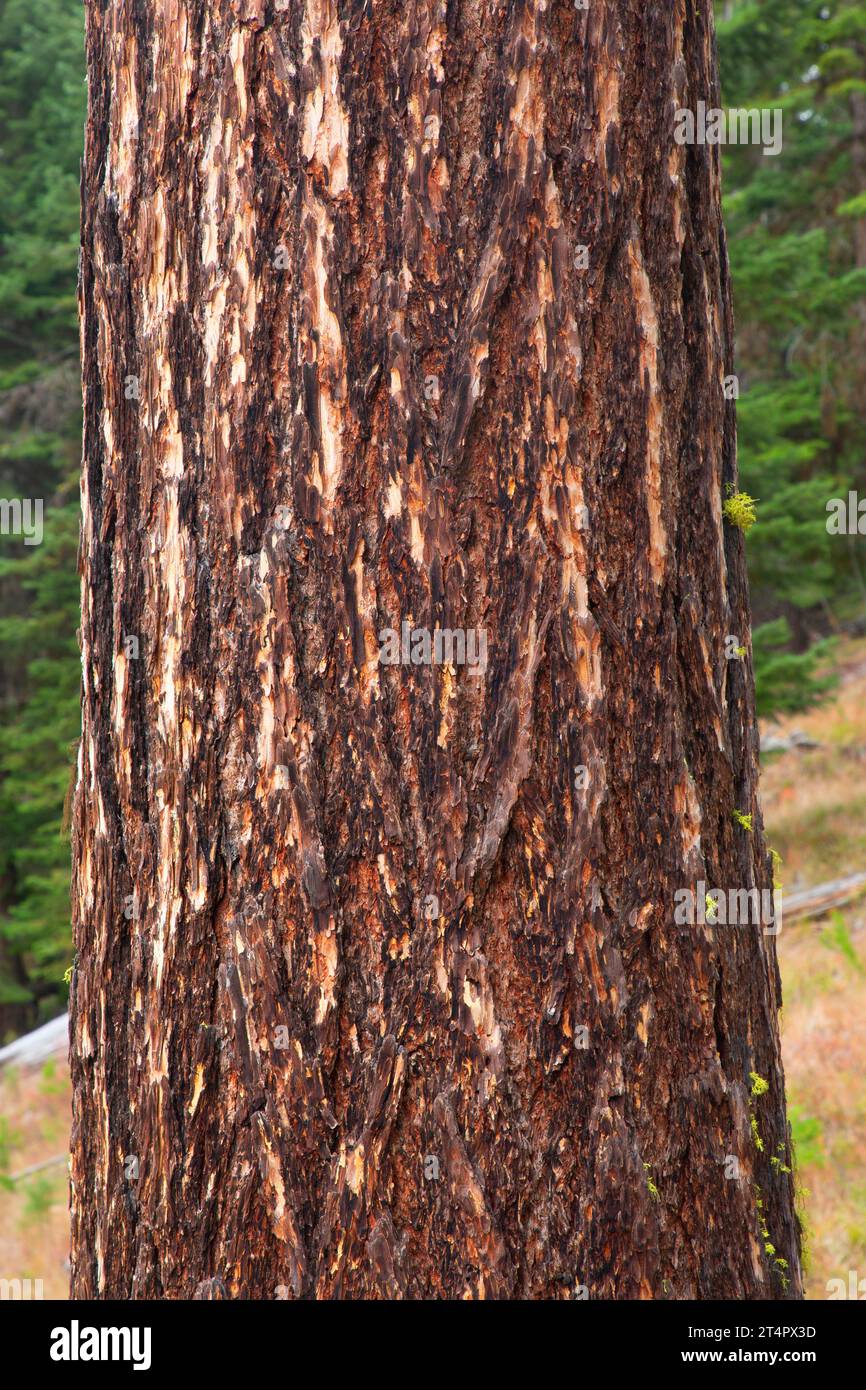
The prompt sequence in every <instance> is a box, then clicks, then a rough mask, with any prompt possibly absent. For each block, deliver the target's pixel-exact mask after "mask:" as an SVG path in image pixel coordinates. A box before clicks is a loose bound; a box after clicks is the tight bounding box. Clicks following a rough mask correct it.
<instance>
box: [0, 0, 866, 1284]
mask: <svg viewBox="0 0 866 1390" xmlns="http://www.w3.org/2000/svg"><path fill="white" fill-rule="evenodd" d="M716 15H717V28H718V41H719V59H720V68H721V81H722V101H723V103H724V104H725V105H726V106H737V107H743V106H745V107H752V106H758V107H771V108H777V107H781V108H782V110H783V111H784V146H783V151H782V153H781V154H780V155H779V156H778V157H776V158H767V157H764V156H763V155H762V152H761V149H760V147H756V146H745V147H739V148H737V147H733V148H730V147H729V148H727V149H726V150H725V152H724V159H723V162H724V189H725V211H726V223H727V230H728V243H729V253H730V258H731V264H732V270H733V283H734V300H735V308H736V321H737V362H736V370H737V374H738V377H739V383H740V398H739V404H738V419H739V452H740V486H741V488H742V489H743V490H745V491H746V492H748V493H750V494H751V495H752V496H753V497H755V498H757V499H758V506H757V513H758V524H757V525H756V526H755V527H754V528H753V529H752V530H751V531H750V533H749V535H748V537H747V550H748V555H749V568H750V575H751V587H752V602H753V612H754V632H753V643H754V665H755V675H756V681H757V690H758V704H759V712H760V715H761V719H762V750H763V751H762V765H763V777H762V789H763V791H762V798H763V805H764V818H765V822H766V825H767V830H768V838H769V842H770V844H771V845H772V846H773V848H774V849H775V850H776V851H777V853H778V854H779V855H780V856H781V861H782V862H781V865H780V867H779V879H780V881H781V883H782V884H783V886H784V894H785V901H786V904H787V902H788V899H789V896H790V900H791V902H792V903H798V904H799V908H798V909H797V911H796V912H794V911H793V909H792V911H791V912H788V910H787V906H786V920H785V925H784V928H783V931H782V933H781V936H780V938H779V952H780V959H781V968H782V979H783V985H784V993H785V1006H784V1011H783V1017H782V1023H783V1041H784V1053H785V1068H786V1074H787V1080H788V1092H789V1103H790V1115H791V1120H792V1125H793V1131H794V1140H795V1148H796V1153H797V1182H798V1185H799V1189H800V1204H801V1212H802V1216H803V1220H804V1223H805V1226H806V1231H807V1271H808V1274H807V1287H808V1296H809V1297H811V1298H825V1297H826V1296H827V1291H826V1284H827V1280H828V1279H831V1278H842V1279H844V1280H846V1281H847V1279H848V1272H849V1271H850V1270H859V1271H860V1274H861V1276H864V1277H866V1172H864V1166H863V1161H862V1154H863V1153H864V1150H866V930H864V924H866V535H856V534H854V535H831V534H829V533H828V530H827V503H828V501H829V500H830V499H831V498H847V496H848V493H849V490H854V491H857V492H858V494H859V496H860V497H861V498H866V0H835V2H834V3H819V2H818V0H724V3H719V4H717V5H716ZM83 29H84V18H83V8H82V4H81V0H40V3H39V4H38V5H34V4H33V0H0V497H4V498H16V497H19V498H24V497H30V498H36V497H42V498H44V499H45V514H44V538H43V541H42V543H41V544H40V545H33V546H26V545H24V544H23V543H22V542H21V541H20V540H17V539H16V538H15V537H13V536H11V535H3V536H0V710H2V717H0V1048H2V1046H3V1045H4V1044H7V1045H8V1044H10V1043H12V1042H13V1040H15V1039H16V1038H21V1037H22V1036H23V1035H27V1034H29V1033H30V1032H32V1030H34V1029H36V1028H37V1027H39V1026H40V1025H42V1024H45V1023H46V1022H48V1021H50V1020H52V1019H55V1018H58V1017H59V1016H61V1015H62V1014H63V1012H64V1010H65V1008H66V997H67V984H66V975H67V972H68V970H69V967H70V965H71V957H72V948H71V940H70V926H69V907H68V893H69V853H70V850H69V839H68V833H67V826H66V809H67V806H68V800H69V795H70V790H71V782H72V769H73V764H74V760H75V752H76V739H77V735H78V730H79V709H78V686H79V660H78V648H77V638H76V631H77V627H78V576H77V568H76V563H77V562H76V555H77V544H78V468H79V461H80V440H81V408H80V388H79V374H78V330H77V322H76V278H77V256H78V177H79V160H80V156H81V148H82V132H83V124H84V115H85V102H86V88H85V69H84V57H83ZM864 510H866V509H864ZM863 530H864V533H866V517H864V521H863ZM857 874H862V875H863V879H864V882H863V884H862V885H860V884H858V883H856V882H855V883H853V884H851V883H846V882H840V881H843V880H848V879H851V878H852V877H854V876H855V875H857ZM58 1038H59V1041H58ZM37 1041H38V1040H37ZM68 1129H69V1080H68V1071H67V1066H66V1058H65V1044H64V1043H63V1041H62V1026H61V1028H60V1029H59V1030H58V1032H57V1035H56V1036H55V1037H51V1036H49V1037H48V1038H47V1039H46V1041H45V1042H44V1045H42V1046H39V1047H34V1046H32V1045H28V1046H27V1047H26V1048H25V1049H24V1050H23V1051H22V1050H21V1049H20V1048H19V1049H18V1050H17V1051H16V1048H15V1047H13V1048H12V1049H11V1050H10V1049H9V1048H8V1047H7V1048H6V1051H5V1052H4V1051H0V1275H2V1276H4V1277H13V1276H16V1277H21V1278H26V1277H31V1278H41V1279H42V1280H43V1283H44V1293H45V1296H46V1297H65V1296H66V1288H67V1270H66V1266H65V1261H66V1252H67V1211H66V1168H65V1159H66V1142H67V1134H68Z"/></svg>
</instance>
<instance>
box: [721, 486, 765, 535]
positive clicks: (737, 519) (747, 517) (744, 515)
mask: <svg viewBox="0 0 866 1390" xmlns="http://www.w3.org/2000/svg"><path fill="white" fill-rule="evenodd" d="M756 503H757V498H755V497H750V496H749V494H748V493H747V492H737V491H736V490H735V489H734V488H732V487H731V486H730V484H729V485H728V495H727V497H726V498H725V501H724V503H723V504H722V515H723V516H724V517H725V519H726V520H727V521H729V522H730V523H731V525H732V526H736V528H737V530H738V531H743V532H747V531H751V529H752V527H753V526H754V524H755V522H756V521H757V520H758V513H757V512H756V511H755V506H756Z"/></svg>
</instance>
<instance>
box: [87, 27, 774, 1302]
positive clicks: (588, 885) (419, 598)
mask: <svg viewBox="0 0 866 1390" xmlns="http://www.w3.org/2000/svg"><path fill="white" fill-rule="evenodd" d="M87 43H88V63H89V77H90V109H89V118H88V126H87V148H86V157H85V163H84V173H83V251H82V262H81V301H82V309H83V330H82V334H83V354H84V390H85V440H84V477H83V488H82V492H83V509H84V519H83V534H82V567H83V570H82V572H83V581H82V595H83V619H82V633H81V638H82V651H83V673H84V693H83V738H82V743H81V761H80V775H79V782H78V790H77V796H76V811H75V831H76V834H75V888H74V916H75V929H76V939H77V946H78V951H79V959H78V967H77V970H76V972H75V976H74V984H73V995H72V1018H73V1030H72V1044H71V1051H72V1066H73V1075H74V1087H75V1100H74V1133H73V1179H72V1208H73V1251H72V1291H73V1294H74V1295H76V1296H104V1295H114V1296H121V1297H125V1296H157V1297H160V1296H165V1297H191V1296H193V1295H195V1294H196V1291H198V1293H199V1296H207V1297H212V1296H224V1295H226V1294H227V1295H228V1296H231V1297H244V1296H246V1297H261V1298H273V1297H275V1296H276V1297H281V1296H288V1297H305V1296H315V1297H320V1298H331V1297H343V1298H346V1297H359V1296H380V1297H400V1296H406V1297H419V1296H432V1297H461V1298H462V1297H484V1296H486V1297H501V1296H514V1297H519V1298H538V1297H569V1296H582V1295H581V1293H579V1292H578V1291H579V1290H588V1292H589V1296H590V1297H617V1298H624V1299H627V1298H664V1297H671V1298H686V1297H700V1298H708V1297H722V1298H776V1297H781V1296H783V1295H784V1294H785V1289H784V1284H785V1281H786V1280H787V1282H788V1287H787V1296H788V1297H796V1296H799V1295H800V1294H801V1282H800V1273H799V1262H798V1233H797V1223H796V1218H795V1215H794V1211H793V1195H792V1186H791V1182H792V1180H791V1177H790V1176H789V1175H788V1174H787V1173H785V1172H782V1171H780V1170H781V1167H782V1165H783V1164H784V1166H786V1167H787V1166H788V1163H789V1150H788V1139H787V1131H786V1123H785V1114H784V1083H783V1076H782V1068H781V1062H780V1052H779V1032H778V1025H777V1009H778V1006H779V1002H780V992H779V980H778V973H777V968H776V958H775V941H774V938H773V936H772V935H767V934H765V933H764V932H763V931H762V929H761V927H760V926H754V925H752V926H748V925H743V926H739V927H721V926H718V927H712V926H707V925H704V926H701V925H695V926H688V925H679V924H678V923H677V921H676V920H675V912H674V906H675V894H676V893H677V891H678V890H682V889H685V888H691V889H695V888H696V886H697V885H698V883H699V882H700V881H702V880H703V881H705V882H706V883H707V885H708V886H710V887H723V888H726V889H734V888H741V887H749V886H756V887H757V888H759V889H767V888H769V886H770V881H771V880H770V868H769V864H768V859H767V854H766V851H765V846H764V841H763V836H762V828H761V815H760V809H759V806H758V802H757V732H756V727H755V715H754V701H753V689H752V680H751V675H750V670H749V665H748V661H745V662H744V661H742V660H738V659H734V660H728V659H727V655H726V641H725V639H726V637H728V636H729V635H731V634H733V635H735V636H736V637H737V638H738V641H739V643H742V644H743V645H746V646H748V641H749V639H748V632H749V615H748V596H747V588H746V579H745V569H744V561H743V547H742V539H741V536H740V534H739V533H738V532H736V531H733V530H732V529H731V528H730V527H729V526H728V525H727V524H726V523H724V522H723V519H722V510H721V509H722V503H723V500H724V495H725V488H726V485H727V484H730V483H732V482H733V480H734V478H735V472H736V445H735V420H734V406H733V404H732V403H731V402H729V401H726V400H725V398H724V394H723V389H722V380H723V377H724V376H725V375H726V374H729V373H730V372H732V370H733V367H732V351H733V330H732V320H731V306H730V287H729V282H728V264H727V256H726V251H725V242H724V233H723V230H722V225H721V220H720V208H719V160H718V151H717V150H716V149H714V148H708V147H692V148H690V147H681V146H679V145H677V144H676V143H675V141H674V135H673V131H674V111H675V108H676V107H677V106H683V105H689V106H691V107H692V108H694V106H695V104H696V102H697V101H698V100H699V99H704V100H708V101H709V102H712V101H713V100H714V99H717V85H716V75H715V63H714V50H713V36H712V6H711V5H709V4H706V3H701V4H699V5H696V4H695V3H693V0H673V3H666V4H663V5H649V4H646V3H645V0H590V7H589V9H588V10H586V11H583V10H576V9H575V8H574V7H573V6H572V5H571V4H570V3H565V0H555V2H554V3H547V4H546V3H544V0H536V2H535V3H533V0H526V3H493V0H454V3H452V4H445V3H441V2H440V0H409V3H404V2H403V0H400V3H397V0H392V3H381V2H380V0H374V2H373V3H359V2H356V3H346V0H343V3H341V4H337V2H336V0H307V3H306V4H291V5H290V4H289V3H288V0H273V3H270V4H265V3H264V0H233V3H229V0H223V3H216V2H215V0H208V2H207V3H205V0H188V3H186V4H184V3H183V0H165V3H159V4H156V3H153V0H138V3H132V0H111V3H101V2H97V0H91V3H90V5H89V16H88V39H87ZM582 246H585V247H586V248H587V252H586V254H585V256H584V254H583V253H582V252H581V251H580V250H579V248H580V247H582ZM584 264H585V268H584ZM133 378H135V380H133ZM136 381H137V383H138V387H136ZM136 390H137V393H138V398H136ZM404 621H406V622H410V623H411V624H412V625H413V626H414V627H415V628H421V627H426V628H427V629H429V630H430V631H431V632H432V631H433V630H435V629H436V628H449V629H467V630H475V629H482V630H483V631H484V633H486V638H487V667H486V671H484V672H483V673H480V672H479V671H478V670H475V671H473V670H472V669H471V668H470V667H469V666H468V665H460V664H458V663H457V662H454V661H452V662H451V663H448V664H445V663H439V664H436V663H433V664H422V665H413V664H409V665H403V664H397V665H387V664H383V663H382V662H380V660H379V655H380V633H381V632H382V631H383V630H384V629H386V628H390V629H395V630H398V631H399V630H400V628H401V624H402V622H404ZM130 638H135V639H136V640H137V643H138V654H137V656H136V654H135V644H134V643H133V642H131V641H129V640H127V639H130ZM581 769H586V771H585V773H583V772H582V771H581ZM584 784H585V785H584ZM735 809H736V810H739V811H740V812H742V813H744V814H751V815H752V816H753V817H754V822H753V830H752V832H751V833H749V832H748V831H747V830H746V829H743V828H740V827H739V826H738V825H737V824H736V822H735V820H734V818H733V816H732V811H733V810H735ZM751 1073H755V1074H757V1075H758V1076H760V1077H761V1078H764V1079H765V1080H766V1081H767V1082H768V1083H769V1089H768V1090H767V1091H766V1093H765V1094H762V1095H760V1096H755V1097H752V1096H751V1095H750V1091H751V1089H752V1087H753V1082H752V1080H750V1074H751ZM753 1117H754V1119H755V1122H756V1124H757V1127H758V1134H759V1136H760V1139H761V1141H762V1143H763V1149H762V1150H761V1149H759V1148H758V1147H757V1146H756V1144H755V1142H754V1138H753V1132H752V1118H753ZM731 1157H733V1158H736V1159H737V1160H738V1163H739V1173H740V1175H739V1177H736V1176H731V1174H732V1173H735V1172H736V1165H733V1164H732V1163H731ZM775 1158H778V1159H780V1160H782V1162H781V1163H771V1161H770V1160H771V1159H775ZM133 1159H135V1160H137V1173H138V1176H137V1177H136V1176H135V1173H136V1163H134V1162H132V1161H131V1160H133ZM759 1192H760V1196H759ZM759 1201H760V1202H762V1203H763V1205H762V1206H761V1207H760V1208H759V1206H758V1203H759ZM767 1232H769V1238H768V1236H767ZM768 1239H769V1243H771V1244H772V1245H773V1246H774V1247H775V1251H776V1256H775V1257H773V1256H772V1255H771V1254H768V1253H767V1252H766V1250H765V1245H766V1244H767V1243H768ZM776 1259H785V1260H787V1262H788V1269H787V1273H785V1271H784V1270H783V1269H782V1267H780V1266H779V1265H778V1264H776V1263H775V1260H776ZM214 1291H216V1293H215V1292H214Z"/></svg>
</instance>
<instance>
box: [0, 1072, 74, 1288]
mask: <svg viewBox="0 0 866 1390" xmlns="http://www.w3.org/2000/svg"><path fill="white" fill-rule="evenodd" d="M69 1094H70V1092H69V1071H68V1068H67V1066H66V1062H65V1060H63V1059H62V1058H59V1059H58V1060H57V1061H52V1062H47V1063H46V1064H45V1065H44V1066H43V1067H42V1068H36V1069H34V1070H23V1071H19V1070H18V1069H17V1068H15V1067H5V1068H4V1069H3V1071H2V1072H0V1178H8V1177H9V1176H13V1177H14V1176H15V1175H16V1174H17V1173H20V1172H21V1171H22V1170H23V1169H25V1168H29V1167H30V1166H31V1165H32V1164H36V1163H41V1162H43V1160H45V1159H49V1158H54V1157H56V1156H57V1155H59V1154H64V1153H65V1152H66V1149H67V1145H68V1142H69V1125H70V1106H69ZM68 1253H69V1213H68V1192H67V1171H66V1164H65V1163H59V1164H55V1165H54V1166H52V1167H50V1168H46V1169H45V1170H44V1171H43V1172H41V1173H34V1174H33V1176H32V1177H29V1178H24V1179H22V1181H20V1182H16V1183H15V1184H14V1185H13V1186H12V1188H11V1189H10V1188H9V1187H8V1186H7V1184H6V1183H5V1182H0V1278H4V1279H41V1280H42V1282H43V1294H44V1297H45V1298H66V1297H67V1295H68V1292H69V1272H68V1267H67V1263H66V1262H67V1257H68Z"/></svg>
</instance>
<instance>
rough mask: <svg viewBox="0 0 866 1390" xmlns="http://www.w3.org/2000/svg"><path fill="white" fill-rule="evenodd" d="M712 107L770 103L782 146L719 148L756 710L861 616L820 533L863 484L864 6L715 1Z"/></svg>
mask: <svg viewBox="0 0 866 1390" xmlns="http://www.w3.org/2000/svg"><path fill="white" fill-rule="evenodd" d="M718 10H719V21H720V22H719V51H720V63H721V78H722V91H723V94H724V98H725V102H726V104H727V105H728V106H729V107H732V106H736V107H753V106H760V107H771V108H775V107H780V108H781V109H782V110H783V112H784V146H783V150H782V153H781V154H780V155H778V156H777V157H767V156H765V155H764V154H763V151H762V149H761V148H760V147H757V146H731V147H728V149H727V151H726V154H725V185H726V199H725V204H726V222H727V228H728V236H729V245H730V251H731V264H732V274H733V282H734V301H735V309H736V322H737V352H738V371H739V375H740V385H741V392H742V394H741V398H740V401H739V408H738V423H739V443H740V472H741V479H742V486H743V487H744V489H746V490H747V491H748V492H750V493H751V494H752V495H753V496H756V497H758V498H759V499H760V507H759V518H760V525H759V526H757V527H755V528H754V530H753V531H752V533H751V534H750V536H749V539H748V556H749V574H750V582H751V587H752V596H753V605H754V610H755V616H756V621H757V622H758V623H759V624H760V623H761V622H763V623H764V624H766V626H764V627H761V626H758V627H757V629H756V631H755V634H754V654H755V663H756V678H757V688H758V705H759V709H760V711H761V712H762V713H764V714H771V713H774V712H777V711H791V710H796V709H800V708H803V707H804V706H805V705H807V704H809V703H810V702H811V701H812V700H813V699H815V698H816V697H817V696H818V695H820V693H821V692H822V691H823V690H824V689H826V688H827V685H828V681H827V680H826V679H821V678H819V677H818V676H816V674H815V673H816V668H817V667H818V665H819V663H820V662H821V659H822V657H824V656H826V648H824V647H821V646H820V645H815V644H816V641H817V639H819V638H821V637H823V636H825V635H827V634H828V633H831V632H833V631H838V630H846V629H847V630H850V631H862V630H863V627H864V625H866V603H864V595H866V586H864V582H863V578H862V574H861V566H862V567H863V568H864V569H866V552H864V546H863V541H862V538H856V537H850V538H847V539H846V538H845V537H836V536H830V535H828V533H827V526H826V522H827V511H826V504H827V502H828V500H829V499H830V498H832V497H837V496H844V495H845V494H846V492H847V490H848V488H849V487H851V488H857V487H859V488H860V490H861V493H862V491H863V488H864V481H866V466H864V445H866V391H864V387H866V377H864V372H866V361H864V344H866V120H864V112H866V81H864V72H866V4H863V3H862V2H861V0H857V2H856V3H850V0H848V2H847V3H846V2H845V0H838V2H837V3H823V2H821V0H805V3H804V2H803V0H765V3H761V4H756V3H752V0H747V2H746V3H738V4H731V3H730V0H729V2H728V3H727V4H725V5H720V6H719V7H718Z"/></svg>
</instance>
